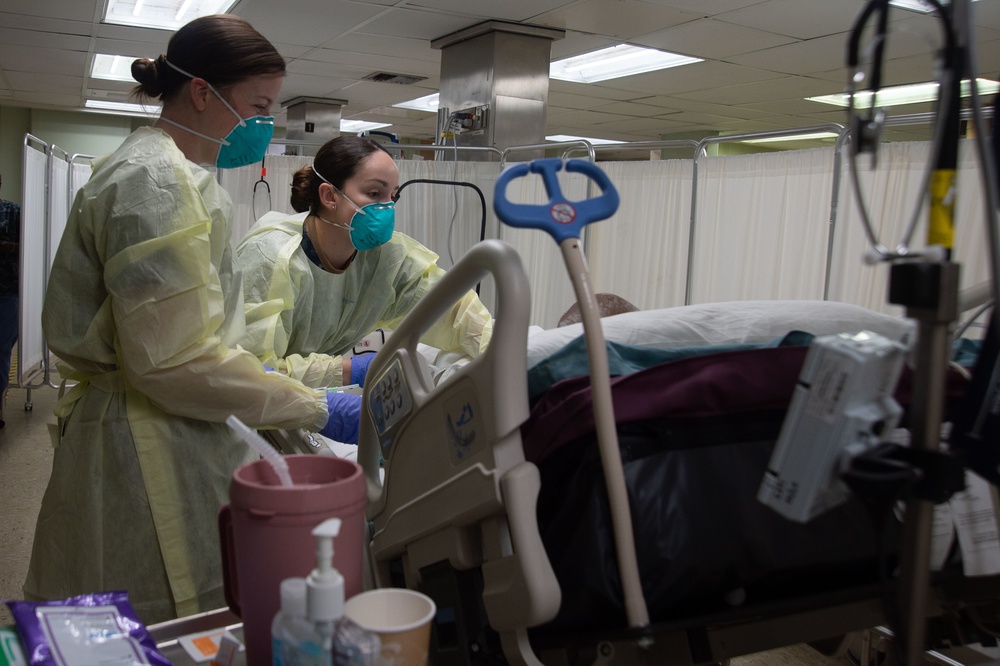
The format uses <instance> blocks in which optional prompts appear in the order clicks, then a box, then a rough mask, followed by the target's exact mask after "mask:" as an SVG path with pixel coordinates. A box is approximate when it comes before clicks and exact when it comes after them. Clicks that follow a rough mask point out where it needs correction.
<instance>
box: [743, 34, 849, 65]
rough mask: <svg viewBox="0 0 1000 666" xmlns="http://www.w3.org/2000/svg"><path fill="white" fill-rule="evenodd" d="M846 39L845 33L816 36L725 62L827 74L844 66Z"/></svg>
mask: <svg viewBox="0 0 1000 666" xmlns="http://www.w3.org/2000/svg"><path fill="white" fill-rule="evenodd" d="M846 39H847V35H844V34H838V35H831V36H829V37H818V38H816V39H810V40H809V41H805V42H795V43H793V44H786V45H785V46H776V47H774V48H771V49H764V50H763V51H755V52H754V53H746V54H744V55H741V56H737V57H735V58H732V59H729V58H726V59H725V60H726V61H727V62H729V61H731V62H734V63H739V64H741V65H746V66H748V67H756V68H758V69H764V70H768V71H771V72H780V73H783V74H807V73H809V72H817V71H827V70H830V69H833V68H835V67H837V66H838V65H841V64H843V63H844V44H845V43H846Z"/></svg>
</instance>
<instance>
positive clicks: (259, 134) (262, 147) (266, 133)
mask: <svg viewBox="0 0 1000 666" xmlns="http://www.w3.org/2000/svg"><path fill="white" fill-rule="evenodd" d="M164 62H166V63H167V64H168V65H170V66H171V67H172V68H174V69H176V70H177V71H178V72H180V73H181V74H183V75H184V76H186V77H188V78H191V79H193V78H194V76H193V75H192V74H189V73H187V72H185V71H184V70H183V69H181V68H180V67H178V66H177V65H175V64H173V63H172V62H170V61H169V60H166V59H164ZM206 83H208V82H207V81H206ZM208 88H209V90H211V91H212V93H213V94H214V95H215V96H216V97H218V98H219V101H220V102H222V103H223V104H225V105H226V108H227V109H229V110H230V111H232V113H233V115H234V116H236V120H237V123H236V126H235V127H233V129H232V130H230V131H229V134H227V135H226V138H224V139H216V138H214V137H211V136H207V135H205V134H202V133H201V132H196V131H194V130H193V129H191V128H190V127H185V126H184V125H181V124H180V123H175V122H174V121H172V120H170V119H169V118H164V117H163V116H160V120H162V121H163V122H165V123H169V124H171V125H173V126H174V127H179V128H181V129H182V130H185V131H187V132H190V133H191V134H194V135H195V136H200V137H201V138H203V139H207V140H208V141H212V142H214V143H217V144H219V154H218V155H216V157H215V166H217V167H219V168H220V169H237V168H239V167H242V166H247V165H248V164H256V163H257V162H260V161H261V160H263V159H264V155H266V154H267V146H268V145H269V144H270V143H271V137H272V136H273V135H274V116H251V117H249V118H243V117H242V116H241V115H240V114H239V113H237V112H236V109H234V108H233V107H232V106H231V105H230V104H229V102H227V101H226V99H225V98H224V97H223V96H222V95H220V94H219V92H218V91H217V90H216V89H215V87H214V86H213V85H212V84H211V83H208Z"/></svg>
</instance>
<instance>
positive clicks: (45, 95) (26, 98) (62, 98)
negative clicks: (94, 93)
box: [14, 90, 83, 109]
mask: <svg viewBox="0 0 1000 666" xmlns="http://www.w3.org/2000/svg"><path fill="white" fill-rule="evenodd" d="M14 101H15V102H17V103H18V104H24V105H26V106H29V107H38V108H42V109H47V108H52V107H61V108H66V109H79V108H80V107H81V106H82V105H83V103H82V101H81V100H80V94H79V93H65V92H29V91H20V90H16V91H14Z"/></svg>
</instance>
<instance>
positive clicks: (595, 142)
mask: <svg viewBox="0 0 1000 666" xmlns="http://www.w3.org/2000/svg"><path fill="white" fill-rule="evenodd" d="M545 140H546V141H589V142H590V143H591V144H593V145H595V146H598V145H601V144H608V143H625V142H624V141H615V140H614V139H593V138H591V137H589V136H572V135H570V134H552V135H551V136H547V137H545Z"/></svg>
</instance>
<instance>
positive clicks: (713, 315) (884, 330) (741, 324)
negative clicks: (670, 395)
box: [528, 300, 915, 368]
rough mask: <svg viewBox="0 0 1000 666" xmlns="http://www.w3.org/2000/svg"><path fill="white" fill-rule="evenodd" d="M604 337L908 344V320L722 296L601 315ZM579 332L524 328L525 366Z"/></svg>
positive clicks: (648, 342)
mask: <svg viewBox="0 0 1000 666" xmlns="http://www.w3.org/2000/svg"><path fill="white" fill-rule="evenodd" d="M601 323H602V325H603V328H604V337H605V339H607V340H610V341H613V342H619V343H622V344H631V345H641V346H646V347H654V348H658V349H673V348H678V347H700V346H706V345H725V344H746V343H766V342H770V341H772V340H774V339H776V338H779V337H782V336H784V335H785V334H787V333H788V332H790V331H805V332H806V333H812V334H813V335H832V334H836V333H845V332H857V331H861V330H868V331H872V332H874V333H879V334H880V335H884V336H886V337H889V338H892V339H893V340H899V341H901V342H904V343H907V344H909V343H911V342H912V339H913V336H914V335H915V327H914V324H913V322H912V321H910V320H908V319H901V318H898V317H892V316H890V315H886V314H882V313H878V312H874V311H872V310H869V309H867V308H863V307H860V306H857V305H851V304H849V303H838V302H835V301H805V300H801V301H794V300H789V301H727V302H721V303H703V304H699V305H685V306H679V307H673V308H664V309H661V310H640V311H638V312H626V313H623V314H619V315H614V316H612V317H605V318H604V319H602V320H601ZM582 334H583V325H582V324H572V325H570V326H564V327H562V328H553V329H547V330H537V331H534V332H532V331H529V337H528V367H529V368H530V367H532V366H534V365H535V364H536V363H538V362H540V361H542V360H544V359H545V358H546V357H548V356H549V355H550V354H553V353H554V352H556V351H558V350H559V349H561V348H562V347H563V346H565V345H566V344H567V343H569V342H570V341H572V340H574V339H575V338H577V337H579V336H580V335H582Z"/></svg>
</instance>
